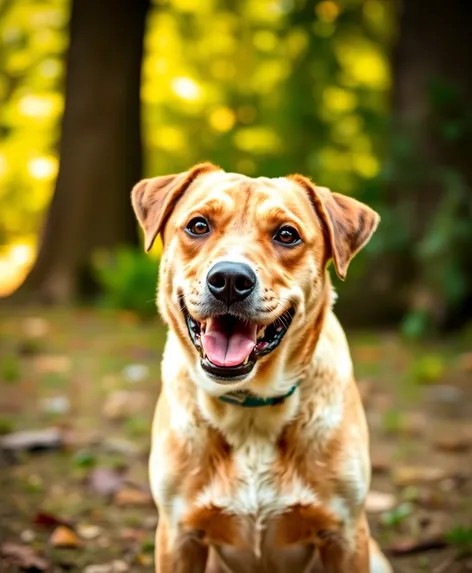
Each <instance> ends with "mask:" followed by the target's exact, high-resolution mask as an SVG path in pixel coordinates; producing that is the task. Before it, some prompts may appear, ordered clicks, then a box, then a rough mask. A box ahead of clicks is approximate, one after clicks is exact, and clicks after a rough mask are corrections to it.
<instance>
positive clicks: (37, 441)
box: [0, 428, 63, 451]
mask: <svg viewBox="0 0 472 573" xmlns="http://www.w3.org/2000/svg"><path fill="white" fill-rule="evenodd" d="M62 445H63V440H62V434H61V432H60V430H59V429H58V428H45V429H42V430H26V431H22V432H13V433H12V434H7V435H6V436H3V437H2V438H0V446H1V447H3V448H4V449H5V450H10V451H21V450H27V451H35V450H53V449H58V448H60V447H61V446H62Z"/></svg>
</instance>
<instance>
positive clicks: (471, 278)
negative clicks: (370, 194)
mask: <svg viewBox="0 0 472 573" xmlns="http://www.w3.org/2000/svg"><path fill="white" fill-rule="evenodd" d="M471 29H472V3H471V2H470V1H468V0H451V1H450V2H447V3H443V2H438V1H435V2H431V1H430V0H415V1H414V2H409V1H404V2H403V5H402V11H401V17H400V26H399V37H398V41H397V44H396V49H395V52H394V55H393V75H394V83H393V111H394V118H395V134H394V137H393V138H392V152H393V155H394V161H395V178H394V184H393V185H392V189H391V196H390V197H388V198H387V204H389V205H393V206H395V207H396V208H397V209H400V212H401V213H402V214H403V215H404V216H403V217H402V218H401V219H399V220H402V221H403V225H407V226H408V227H409V245H408V250H406V251H405V252H404V256H403V272H402V273H401V277H402V282H403V283H405V282H408V283H409V289H408V290H409V293H410V294H409V300H408V305H409V309H408V310H410V314H409V316H410V327H411V328H412V329H413V330H415V329H416V328H421V327H423V328H427V327H428V324H431V323H432V324H435V325H436V326H439V327H444V326H449V325H456V324H457V323H458V322H464V321H465V320H467V319H470V317H471V316H472V271H471V269H472V249H471V248H470V245H471V242H472V163H471V161H470V159H471V157H472V113H471V109H472V65H471V57H472V34H471ZM412 245H413V248H411V247H412ZM407 269H410V271H409V272H408V271H407ZM399 286H400V285H399V284H398V283H397V284H396V285H393V290H397V291H398V289H399Z"/></svg>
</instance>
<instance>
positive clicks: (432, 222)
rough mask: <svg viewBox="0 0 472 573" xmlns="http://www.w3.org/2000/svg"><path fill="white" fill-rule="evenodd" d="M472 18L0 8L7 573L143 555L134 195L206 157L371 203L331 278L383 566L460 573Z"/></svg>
mask: <svg viewBox="0 0 472 573" xmlns="http://www.w3.org/2000/svg"><path fill="white" fill-rule="evenodd" d="M471 30H472V4H471V2H470V1H468V0H451V1H450V2H448V3H445V2H440V1H439V0H408V1H407V0H404V1H403V2H401V1H399V0H398V1H395V0H234V1H233V0H218V1H217V0H153V1H151V0H99V1H96V0H72V1H71V0H0V297H2V298H1V299H0V434H4V437H3V438H2V442H0V465H1V464H4V467H5V468H6V471H3V472H1V471H0V495H2V494H4V496H5V503H4V504H3V506H2V504H0V506H1V508H0V542H1V541H2V536H3V538H4V539H5V540H6V542H5V543H6V547H5V543H4V544H3V545H0V556H1V555H3V561H0V570H2V563H3V567H4V568H5V570H8V571H16V570H25V569H29V570H33V569H35V568H36V569H35V570H58V571H59V570H62V569H64V568H67V567H69V568H72V569H74V570H75V569H77V570H86V569H87V568H90V569H88V570H87V571H88V573H106V572H107V571H108V572H110V573H113V572H114V571H116V572H118V571H126V570H128V569H130V570H133V571H134V570H137V571H140V570H151V569H152V565H151V561H152V557H151V556H152V544H153V541H152V537H153V536H152V529H153V527H154V525H155V519H156V518H155V515H154V510H153V508H152V504H151V503H150V500H149V492H148V490H147V486H146V483H147V480H146V469H145V463H146V453H147V449H148V434H149V424H150V416H151V414H152V408H153V404H154V402H155V399H156V398H157V395H158V391H159V377H160V374H159V361H160V356H161V351H162V345H163V341H164V337H165V331H164V327H163V325H162V324H161V323H160V322H159V319H158V317H157V316H156V311H155V303H154V298H155V284H156V279H157V271H158V265H159V256H160V249H161V246H160V244H158V245H156V246H155V247H154V249H153V252H152V253H151V256H148V255H145V254H144V253H143V252H142V246H141V245H142V240H141V237H140V232H139V230H138V227H137V224H136V221H135V218H134V214H133V212H132V209H131V206H130V200H129V193H130V190H131V188H132V186H133V185H134V183H135V182H137V181H138V180H139V179H140V178H141V177H143V176H154V175H159V174H167V173H173V172H179V171H184V170H186V169H188V168H189V167H191V166H192V165H193V164H195V163H197V162H200V161H204V160H209V161H212V162H214V163H216V164H219V165H220V166H221V167H223V168H224V169H226V170H228V171H239V172H242V173H245V174H247V175H250V176H258V175H265V176H283V175H286V174H289V173H294V172H300V173H302V174H305V175H308V176H310V177H312V179H313V180H314V181H315V182H317V183H319V184H320V185H324V186H328V187H330V188H331V189H332V190H333V191H337V192H341V193H346V194H349V195H352V196H354V197H356V198H358V199H360V200H361V201H364V202H366V203H368V204H369V205H371V206H373V207H374V208H375V209H377V210H378V211H379V213H380V214H381V216H382V223H381V225H380V227H379V229H378V231H377V233H376V234H375V236H374V238H373V239H372V241H371V242H370V243H369V245H368V247H367V248H366V249H365V250H364V251H363V252H362V253H361V254H360V255H359V256H358V257H357V258H356V260H355V262H354V263H353V264H352V265H351V267H350V270H349V276H348V278H347V281H346V283H345V284H339V281H337V280H336V279H335V277H333V280H334V282H335V284H336V287H337V289H338V292H339V294H340V298H339V301H338V303H337V305H336V310H337V313H338V315H339V316H340V318H341V320H342V322H343V324H344V325H345V326H346V327H347V328H348V332H349V336H350V340H351V344H352V348H353V356H354V359H355V362H356V366H357V372H358V378H359V381H360V385H361V390H362V393H363V397H364V401H365V404H366V408H367V412H368V417H369V422H370V425H371V428H372V433H373V446H372V448H373V464H374V495H373V497H372V498H371V499H370V504H371V505H370V506H369V511H370V512H371V514H372V523H373V528H374V531H375V533H376V535H378V537H379V538H380V539H381V541H382V544H383V545H384V546H385V547H386V548H387V550H388V551H390V553H391V555H393V556H394V557H393V558H394V560H395V563H396V564H397V567H398V571H406V572H411V573H413V571H415V572H416V571H422V570H424V571H432V572H436V573H441V572H442V571H449V572H451V573H454V572H456V573H459V572H461V571H470V570H472V565H471V563H470V558H469V556H470V551H471V547H472V522H471V515H472V502H471V501H470V500H471V499H472V483H471V480H470V468H471V467H472V454H471V449H472V425H471V424H470V417H471V415H472V400H471V398H472V390H471V385H470V382H471V379H472V352H471V348H472V248H471V243H472V162H471V158H472V111H471V110H472V65H471V62H472V34H471ZM432 420H434V423H431V422H432ZM26 430H29V431H30V433H26V434H25V433H24V432H25V431H26ZM38 449H40V450H44V449H45V450H46V451H47V455H46V456H36V455H35V454H33V453H32V452H36V450H38ZM466 468H467V469H466ZM110 500H111V501H112V502H113V503H108V502H109V501H110ZM61 536H62V537H61ZM64 547H66V548H69V549H68V550H65V554H64V553H63V552H62V549H63V548H64ZM67 551H69V552H70V551H72V554H70V553H68V552H67ZM2 552H3V553H2ZM58 552H59V553H58ZM71 555H72V556H71ZM93 567H95V569H93ZM97 567H102V569H100V568H99V569H96V568H97Z"/></svg>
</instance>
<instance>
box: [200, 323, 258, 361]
mask: <svg viewBox="0 0 472 573" xmlns="http://www.w3.org/2000/svg"><path fill="white" fill-rule="evenodd" d="M202 344H203V348H204V350H205V354H206V355H207V356H208V358H209V359H210V360H211V361H212V362H213V364H216V365H217V366H237V365H238V364H242V363H243V362H244V361H245V360H246V358H247V357H248V356H249V355H250V354H251V352H252V349H253V348H254V346H255V345H256V325H252V324H246V323H243V322H241V321H237V322H236V324H235V325H234V330H233V331H232V332H226V331H225V328H224V324H223V321H222V320H221V319H220V318H219V317H217V316H216V317H213V318H210V320H209V321H208V323H207V325H206V331H205V334H204V335H203V336H202Z"/></svg>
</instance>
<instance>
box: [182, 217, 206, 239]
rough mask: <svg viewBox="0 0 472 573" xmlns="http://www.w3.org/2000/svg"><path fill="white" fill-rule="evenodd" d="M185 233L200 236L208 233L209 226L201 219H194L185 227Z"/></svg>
mask: <svg viewBox="0 0 472 573" xmlns="http://www.w3.org/2000/svg"><path fill="white" fill-rule="evenodd" d="M186 230H187V232H188V233H190V235H195V236H200V235H206V234H207V233H209V232H210V225H209V224H208V221H207V220H206V219H204V218H203V217H194V218H193V219H192V220H191V221H190V222H189V223H188V225H187V228H186Z"/></svg>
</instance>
